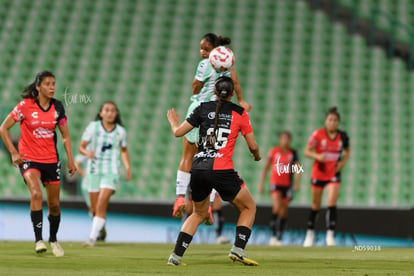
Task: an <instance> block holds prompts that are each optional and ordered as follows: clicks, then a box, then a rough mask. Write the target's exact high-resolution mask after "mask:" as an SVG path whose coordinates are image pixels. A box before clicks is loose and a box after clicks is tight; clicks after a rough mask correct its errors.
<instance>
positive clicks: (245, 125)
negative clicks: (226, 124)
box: [240, 110, 253, 136]
mask: <svg viewBox="0 0 414 276" xmlns="http://www.w3.org/2000/svg"><path fill="white" fill-rule="evenodd" d="M240 129H241V134H242V135H243V136H244V135H246V134H249V133H251V132H253V128H252V125H251V123H250V118H249V115H248V114H247V112H246V110H244V111H243V114H242V119H241V126H240Z"/></svg>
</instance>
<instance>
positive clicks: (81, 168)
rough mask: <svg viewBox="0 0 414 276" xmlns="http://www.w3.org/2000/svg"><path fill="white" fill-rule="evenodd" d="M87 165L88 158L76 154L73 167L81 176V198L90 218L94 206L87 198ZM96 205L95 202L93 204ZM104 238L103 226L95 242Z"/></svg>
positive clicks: (93, 212) (93, 213)
mask: <svg viewBox="0 0 414 276" xmlns="http://www.w3.org/2000/svg"><path fill="white" fill-rule="evenodd" d="M87 163H88V157H86V156H85V155H82V154H80V153H78V154H77V155H76V157H75V166H76V171H77V172H78V173H79V174H80V175H81V179H80V187H81V193H82V196H83V198H84V199H85V204H86V206H87V207H88V213H89V215H90V217H91V218H93V217H94V216H95V211H94V210H96V206H93V207H92V206H91V200H90V198H89V181H88V178H87V177H86V166H87ZM95 203H96V202H95ZM105 238H106V229H105V225H104V226H103V227H102V229H101V231H100V232H99V236H98V238H97V239H96V240H97V241H105Z"/></svg>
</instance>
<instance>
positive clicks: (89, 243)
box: [82, 239, 96, 248]
mask: <svg viewBox="0 0 414 276" xmlns="http://www.w3.org/2000/svg"><path fill="white" fill-rule="evenodd" d="M95 243H96V241H94V240H92V239H89V240H87V241H86V242H84V243H82V246H83V247H85V248H86V247H94V246H95Z"/></svg>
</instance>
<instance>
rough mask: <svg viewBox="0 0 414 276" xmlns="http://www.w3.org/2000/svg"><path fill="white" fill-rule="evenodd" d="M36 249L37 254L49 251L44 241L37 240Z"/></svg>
mask: <svg viewBox="0 0 414 276" xmlns="http://www.w3.org/2000/svg"><path fill="white" fill-rule="evenodd" d="M35 251H36V253H37V254H40V253H45V252H46V251H47V246H46V244H45V242H44V241H42V240H40V241H37V242H36V244H35Z"/></svg>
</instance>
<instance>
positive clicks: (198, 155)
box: [194, 151, 223, 158]
mask: <svg viewBox="0 0 414 276" xmlns="http://www.w3.org/2000/svg"><path fill="white" fill-rule="evenodd" d="M222 157H223V154H222V153H219V152H216V151H208V152H204V151H202V152H198V153H196V155H194V158H222Z"/></svg>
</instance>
